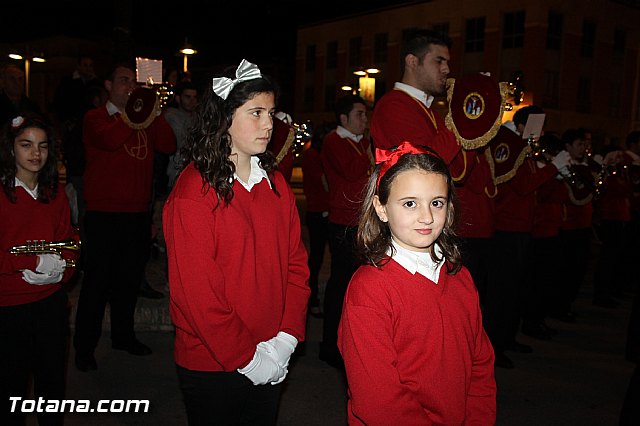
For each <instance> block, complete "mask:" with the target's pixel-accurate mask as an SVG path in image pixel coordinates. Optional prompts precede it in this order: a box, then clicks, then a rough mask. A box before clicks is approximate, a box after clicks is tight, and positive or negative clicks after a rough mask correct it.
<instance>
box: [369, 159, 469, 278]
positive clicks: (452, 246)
mask: <svg viewBox="0 0 640 426" xmlns="http://www.w3.org/2000/svg"><path fill="white" fill-rule="evenodd" d="M408 170H421V171H425V172H428V173H436V174H440V175H443V176H445V177H446V179H447V187H448V190H449V191H448V192H449V194H448V207H447V219H446V222H445V225H444V229H443V230H442V233H441V234H440V236H439V237H438V238H437V244H438V246H439V247H440V249H442V256H443V258H444V259H445V260H446V261H447V272H448V273H449V274H455V273H456V272H458V271H459V270H460V268H461V267H462V256H461V254H460V249H459V248H458V237H457V236H456V234H455V228H456V224H457V222H458V209H457V204H458V199H457V197H456V194H455V190H454V184H453V180H452V179H451V175H450V174H449V169H448V168H447V166H446V164H445V163H444V161H442V159H440V158H438V157H437V156H435V155H431V154H406V155H403V156H402V157H400V159H399V160H398V162H397V163H396V164H394V165H393V166H392V167H391V168H389V170H387V172H386V173H385V174H384V175H383V176H382V178H381V179H380V183H379V185H378V186H377V187H376V183H377V181H378V175H379V173H380V165H377V166H376V168H375V170H374V172H373V173H372V174H371V177H370V178H369V183H368V184H367V186H366V188H365V191H366V193H365V198H364V203H363V204H362V208H361V210H360V222H359V225H358V233H357V237H356V246H357V249H358V252H359V255H360V257H361V260H362V261H363V262H364V263H366V264H369V265H373V266H377V267H379V266H382V265H384V264H385V263H387V262H389V260H391V258H390V257H389V256H388V255H387V252H388V251H389V250H393V246H392V244H391V230H390V228H389V224H388V223H385V222H383V221H381V220H380V218H379V217H378V215H377V214H376V209H375V207H374V204H373V199H374V196H375V195H377V196H378V199H379V201H380V203H381V204H383V205H386V204H387V201H388V200H389V194H390V192H391V185H392V183H393V181H394V180H395V178H396V176H398V175H399V174H400V173H402V172H406V171H408ZM431 258H432V259H433V260H434V261H435V262H438V261H440V260H442V259H441V258H438V257H437V254H436V251H435V250H433V251H432V252H431Z"/></svg>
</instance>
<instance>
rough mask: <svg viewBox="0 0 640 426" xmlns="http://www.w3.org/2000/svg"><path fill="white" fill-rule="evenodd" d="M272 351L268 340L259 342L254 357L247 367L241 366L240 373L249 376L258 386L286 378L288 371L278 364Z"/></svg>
mask: <svg viewBox="0 0 640 426" xmlns="http://www.w3.org/2000/svg"><path fill="white" fill-rule="evenodd" d="M270 352H272V349H271V348H270V347H269V346H268V345H267V344H266V342H260V343H258V346H257V347H256V352H255V353H254V354H253V359H252V360H251V362H250V363H249V364H247V365H246V366H245V367H243V368H239V369H238V373H240V374H244V375H245V376H247V378H248V379H249V380H251V382H252V383H253V384H254V385H256V386H257V385H266V384H267V383H273V382H277V381H278V380H281V379H284V377H285V376H286V374H287V371H286V370H285V369H283V368H282V367H280V365H278V363H277V361H276V360H275V358H274V357H273V356H272V354H271V353H270Z"/></svg>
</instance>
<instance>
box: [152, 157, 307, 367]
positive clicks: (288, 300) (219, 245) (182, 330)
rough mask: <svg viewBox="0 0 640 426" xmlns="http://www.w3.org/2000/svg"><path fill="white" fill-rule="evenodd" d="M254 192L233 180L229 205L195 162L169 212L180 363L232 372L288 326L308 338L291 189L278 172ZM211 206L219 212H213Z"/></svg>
mask: <svg viewBox="0 0 640 426" xmlns="http://www.w3.org/2000/svg"><path fill="white" fill-rule="evenodd" d="M274 183H275V188H276V189H277V190H278V192H279V193H280V195H279V196H278V195H276V194H275V193H274V192H273V191H272V190H271V188H270V187H269V184H268V182H267V181H266V180H264V179H263V180H262V181H261V182H260V183H259V184H257V185H255V186H254V187H253V188H252V190H251V192H247V190H246V189H245V188H244V187H243V186H242V185H241V184H240V183H238V182H237V181H236V182H235V183H234V185H233V191H234V197H233V199H232V201H231V203H230V204H229V205H228V206H225V205H224V204H220V205H218V207H217V208H216V205H217V196H216V194H215V191H214V190H213V189H210V188H209V187H208V186H206V188H205V191H206V189H209V190H208V191H207V192H204V191H203V189H202V178H201V176H200V173H199V172H198V171H197V170H196V169H195V168H194V166H193V164H192V165H189V166H188V167H187V168H186V169H185V170H184V172H183V173H182V174H181V175H180V177H179V178H178V180H177V182H176V185H175V186H174V188H173V191H172V192H171V194H170V195H169V198H168V199H167V202H166V204H165V206H164V210H163V228H164V236H165V239H166V242H167V255H168V260H169V283H170V289H171V301H170V312H171V319H172V320H173V323H174V324H175V327H176V337H175V360H176V363H177V364H178V365H180V366H182V367H184V368H187V369H190V370H198V371H235V370H236V369H237V368H240V367H244V366H246V365H247V364H248V363H249V361H251V359H252V358H253V355H254V352H255V350H256V345H257V344H258V343H259V342H263V341H266V340H269V339H271V338H272V337H274V336H275V335H276V334H278V332H279V331H285V332H287V333H289V334H291V335H292V336H294V337H296V338H297V339H298V340H299V341H302V340H304V336H305V321H306V311H307V299H308V298H309V293H310V290H309V286H308V279H309V269H308V267H307V253H306V251H305V247H304V244H303V243H302V241H301V238H300V219H299V216H298V210H297V208H296V200H295V196H294V195H293V192H292V191H291V188H290V187H289V185H288V184H287V182H286V181H285V180H284V178H283V177H282V174H280V173H279V172H276V173H275V174H274ZM214 209H215V210H214Z"/></svg>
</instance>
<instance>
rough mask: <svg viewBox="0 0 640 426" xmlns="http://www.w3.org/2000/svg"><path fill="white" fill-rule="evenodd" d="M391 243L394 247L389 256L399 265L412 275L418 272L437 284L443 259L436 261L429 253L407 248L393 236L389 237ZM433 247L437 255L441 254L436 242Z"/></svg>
mask: <svg viewBox="0 0 640 426" xmlns="http://www.w3.org/2000/svg"><path fill="white" fill-rule="evenodd" d="M391 244H392V245H393V248H394V249H395V250H394V253H393V255H391V258H392V259H393V260H395V261H396V262H398V264H400V266H402V267H403V268H404V269H406V270H407V271H409V272H411V273H412V274H413V275H415V274H416V273H418V274H420V275H422V276H424V277H427V278H428V279H430V280H431V281H433V282H434V283H436V284H438V277H439V276H440V269H442V265H444V259H442V260H441V261H440V262H438V263H436V262H434V261H433V259H431V254H430V253H427V252H418V251H411V250H407V249H406V248H404V247H402V246H400V245H399V244H398V243H396V242H395V241H394V240H393V238H392V239H391ZM434 249H435V251H436V254H437V255H438V256H442V249H440V247H439V246H438V245H437V244H435V245H434ZM387 254H390V253H387Z"/></svg>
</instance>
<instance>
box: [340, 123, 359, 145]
mask: <svg viewBox="0 0 640 426" xmlns="http://www.w3.org/2000/svg"><path fill="white" fill-rule="evenodd" d="M336 133H337V134H338V136H340V137H341V138H349V139H351V140H353V141H355V142H360V140H361V139H362V136H363V135H356V134H353V133H351V132H350V131H348V130H347V129H345V128H344V127H342V126H338V127H337V128H336Z"/></svg>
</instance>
